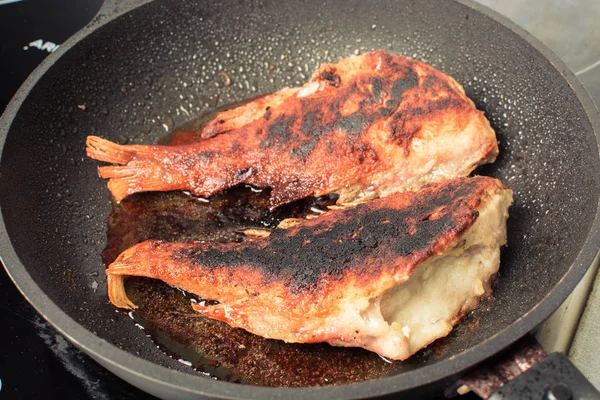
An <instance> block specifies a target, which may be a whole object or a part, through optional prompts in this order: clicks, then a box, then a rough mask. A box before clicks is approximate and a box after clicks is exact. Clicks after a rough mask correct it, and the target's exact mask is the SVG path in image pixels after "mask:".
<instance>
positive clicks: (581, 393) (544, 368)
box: [489, 353, 600, 400]
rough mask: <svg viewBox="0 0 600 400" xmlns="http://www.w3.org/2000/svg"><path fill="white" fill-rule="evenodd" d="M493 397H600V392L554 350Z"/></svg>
mask: <svg viewBox="0 0 600 400" xmlns="http://www.w3.org/2000/svg"><path fill="white" fill-rule="evenodd" d="M489 399H490V400H526V399H527V400H528V399H532V400H533V399H537V400H540V399H544V400H546V399H547V400H554V399H556V400H580V399H581V400H583V399H586V400H588V399H590V400H600V392H599V391H598V390H597V389H596V388H595V387H594V386H593V385H592V384H591V383H590V381H588V380H587V379H586V377H585V376H583V374H582V373H581V372H580V371H579V370H578V369H577V367H576V366H575V365H573V363H572V362H571V361H570V360H569V359H568V358H567V357H566V356H565V355H564V354H562V353H552V354H550V355H549V356H548V357H546V358H545V359H543V360H542V361H540V362H538V363H536V364H535V365H533V366H532V367H531V368H529V369H528V370H527V371H525V372H523V373H522V374H521V375H519V376H517V377H516V378H515V379H513V380H512V381H510V382H508V383H506V384H505V385H504V386H502V387H501V388H500V389H498V390H496V391H495V392H494V393H492V395H491V396H490V397H489Z"/></svg>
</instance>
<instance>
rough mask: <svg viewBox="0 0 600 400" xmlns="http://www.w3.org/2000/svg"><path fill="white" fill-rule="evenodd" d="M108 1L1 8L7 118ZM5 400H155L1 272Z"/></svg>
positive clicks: (1, 392) (0, 76) (2, 102)
mask: <svg viewBox="0 0 600 400" xmlns="http://www.w3.org/2000/svg"><path fill="white" fill-rule="evenodd" d="M101 4H102V0H85V1H64V0H0V38H1V41H0V60H1V61H0V67H1V70H0V113H1V112H3V111H4V109H5V107H6V104H7V103H8V102H9V101H10V99H11V97H12V96H13V94H14V93H15V92H16V91H17V89H18V88H19V86H20V85H21V83H22V82H23V81H24V80H25V79H26V78H27V76H28V75H29V73H30V72H31V71H32V70H33V69H34V68H35V67H36V66H37V65H38V64H39V63H40V62H41V61H42V60H43V59H44V58H45V57H46V56H47V55H48V54H50V53H51V52H52V51H53V50H54V49H56V48H57V46H59V45H60V43H62V42H63V41H65V40H66V39H67V38H69V37H70V36H71V35H72V34H73V33H75V32H76V31H77V30H79V29H81V28H82V27H83V26H85V25H86V24H87V23H88V22H89V21H91V20H92V18H93V17H94V15H95V14H96V12H97V11H98V9H99V8H100V6H101ZM0 321H1V322H0V343H2V345H1V347H0V349H1V351H0V399H2V400H4V399H38V398H40V399H41V398H43V399H48V400H50V399H73V398H77V399H102V400H104V399H140V400H144V399H154V397H152V396H150V395H148V394H146V393H144V392H142V391H140V390H138V389H136V388H134V387H133V386H131V385H129V384H128V383H126V382H125V381H123V380H121V379H119V378H118V377H116V376H115V375H113V374H112V373H110V372H108V371H107V370H105V369H104V368H103V367H101V366H100V365H99V364H97V363H96V362H95V361H94V360H92V359H91V358H90V357H88V356H87V355H86V354H84V353H83V352H81V351H80V350H78V349H77V348H75V347H74V346H73V345H72V344H71V343H70V342H68V341H67V340H66V339H65V338H64V337H63V336H61V335H60V334H59V333H58V332H57V331H56V330H55V329H54V328H53V327H52V326H50V325H49V324H48V323H47V322H46V321H45V320H44V319H43V318H42V317H41V316H40V315H39V314H38V313H37V312H36V311H35V310H34V309H33V307H31V306H30V305H29V303H27V301H26V300H25V299H24V298H23V296H22V295H21V294H20V293H19V291H18V290H17V289H16V287H15V286H14V285H13V283H12V281H11V280H10V278H9V277H8V275H7V274H6V272H5V270H4V269H3V268H0Z"/></svg>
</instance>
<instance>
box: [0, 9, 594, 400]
mask: <svg viewBox="0 0 600 400" xmlns="http://www.w3.org/2000/svg"><path fill="white" fill-rule="evenodd" d="M378 48H382V49H385V50H388V51H390V52H394V53H401V54H405V55H408V56H413V57H416V58H419V59H422V60H424V61H426V62H428V63H431V64H432V65H434V66H435V67H437V68H439V69H441V70H442V71H444V72H446V73H448V74H450V75H451V76H453V77H454V78H455V79H456V80H458V81H459V82H460V83H461V84H463V85H464V86H465V89H466V91H467V94H468V95H469V96H470V97H471V98H472V99H473V100H474V102H475V103H476V105H477V107H478V108H479V109H481V110H483V111H484V112H485V114H486V116H487V117H488V119H489V120H490V121H491V124H492V126H493V128H494V129H495V130H496V132H497V136H498V140H499V144H500V150H501V153H500V156H499V158H498V160H497V161H496V163H494V164H493V165H490V166H486V167H485V168H483V169H482V170H481V171H479V172H480V173H481V174H486V175H492V176H494V177H497V178H499V179H502V180H503V181H504V182H506V183H507V185H508V186H510V187H511V188H512V189H513V190H514V192H515V203H514V205H513V207H512V208H511V217H510V219H509V221H508V232H509V237H508V243H509V245H508V247H507V248H505V249H504V251H503V253H502V265H501V271H500V274H499V276H498V279H497V281H496V284H495V286H494V299H493V301H492V302H490V303H489V305H488V310H486V311H485V312H482V313H481V315H480V317H479V320H478V327H477V328H476V329H471V330H469V331H467V332H464V333H462V334H460V335H453V336H452V335H451V337H450V338H449V339H448V340H446V342H445V347H444V351H443V352H441V353H436V352H427V351H425V352H421V353H419V354H418V355H417V356H415V357H413V358H411V359H410V360H408V361H407V362H405V363H400V364H399V366H398V367H397V368H395V369H394V370H393V372H392V373H390V375H389V376H386V377H381V378H379V379H373V380H368V381H365V382H361V383H354V384H347V385H338V386H325V387H312V388H294V389H289V388H288V389H286V388H268V387H259V386H250V385H243V384H234V383H229V382H222V381H215V380H212V379H206V378H203V377H200V376H198V375H199V374H197V373H195V372H194V371H192V370H191V369H190V368H186V367H185V366H184V365H181V364H180V363H177V362H176V361H175V360H173V359H172V358H170V357H168V356H167V355H165V354H164V353H163V352H161V351H160V350H158V349H157V348H156V346H155V345H154V344H153V343H152V341H151V340H149V339H148V338H147V337H146V336H145V334H144V332H142V331H140V330H139V329H137V328H136V327H135V326H134V324H133V323H132V321H131V320H129V319H128V318H126V317H122V316H121V314H118V313H115V309H114V308H113V307H112V306H111V305H109V304H108V302H107V300H106V287H105V284H104V283H105V281H104V280H103V270H104V265H103V264H102V261H101V258H100V254H101V252H102V250H103V249H104V246H105V244H106V236H105V235H106V218H107V215H108V213H109V211H110V209H111V201H110V198H109V195H108V192H107V190H106V187H105V184H104V182H102V181H101V180H100V179H99V178H98V176H97V174H96V167H97V163H96V162H94V161H92V160H89V159H87V158H86V157H85V156H84V140H85V137H86V136H87V135H89V134H96V135H100V136H103V137H106V138H108V139H111V140H114V141H124V140H127V141H129V142H130V143H151V142H155V141H157V140H158V139H159V138H160V137H162V136H164V135H165V133H166V131H167V130H169V129H171V128H172V127H173V126H175V125H179V124H181V123H183V122H185V121H189V120H192V119H194V118H197V117H199V116H201V115H203V114H205V113H207V112H209V111H211V110H213V109H214V108H216V107H218V106H222V105H224V104H228V103H235V102H238V101H240V100H243V99H247V98H251V97H255V96H257V95H259V94H264V93H268V92H272V91H275V90H278V89H280V88H282V87H284V86H286V85H291V86H293V85H299V84H302V83H304V82H305V81H306V80H307V79H308V76H310V73H311V72H312V71H313V70H314V69H315V68H316V67H317V65H319V64H320V63H322V62H326V61H337V60H338V59H339V58H341V57H346V56H349V55H350V54H352V53H355V52H356V53H359V52H365V51H368V50H372V49H378ZM220 71H225V72H227V73H228V75H229V76H230V77H231V78H232V82H233V83H232V85H231V86H225V85H223V81H222V80H219V75H218V73H219V72H220ZM216 94H218V96H217V95H216ZM599 121H600V120H599V117H598V111H597V109H596V108H595V107H594V105H593V103H592V101H591V100H590V98H589V96H588V95H587V93H586V92H585V91H584V89H583V88H582V86H581V84H580V83H579V82H578V81H577V80H576V79H575V77H574V76H573V74H572V73H571V72H570V71H569V70H568V69H567V68H566V67H565V65H564V64H563V63H562V62H561V61H560V60H559V59H558V58H557V57H556V56H555V55H554V54H552V53H551V52H550V51H549V50H548V49H547V48H546V47H544V46H543V45H542V44H541V43H540V42H539V41H537V40H536V39H534V38H533V37H531V36H530V35H529V34H527V33H526V32H524V31H523V30H521V29H519V28H518V27H516V26H515V25H514V24H512V23H510V22H509V21H507V20H505V19H503V18H501V17H500V16H498V15H497V14H495V13H493V12H492V11H490V10H488V9H486V8H483V7H481V6H478V5H476V4H474V3H472V2H469V1H464V2H446V1H435V0H427V1H421V0H420V1H411V0H402V1H399V0H381V1H373V2H365V1H359V0H351V1H346V0H345V1H341V0H325V1H322V0H319V1H307V2H280V1H276V0H257V1H244V2H222V1H215V0H203V1H199V2H178V1H175V0H163V1H156V2H150V3H145V2H144V3H140V2H138V3H127V2H119V3H118V4H116V2H115V3H107V4H105V6H104V7H103V9H102V10H101V12H100V14H99V15H98V17H97V18H96V19H95V20H94V21H93V22H92V23H91V24H90V25H89V26H88V27H86V28H85V29H83V30H82V31H81V32H79V33H77V34H76V35H75V36H74V37H73V38H71V39H70V40H69V41H67V42H66V43H65V44H63V46H61V48H60V50H59V51H57V52H56V53H54V54H53V55H51V56H50V57H48V58H47V59H46V60H45V61H44V63H42V65H41V66H40V67H39V68H38V69H37V70H36V71H35V72H34V73H33V74H32V75H31V76H30V77H29V78H28V80H27V81H26V82H25V83H24V85H23V86H22V88H21V89H20V90H19V92H18V93H17V94H16V95H15V97H14V99H13V100H12V102H11V103H10V104H9V106H8V107H7V109H6V112H5V113H4V115H3V116H2V119H1V121H0V137H1V139H0V140H1V143H2V146H3V147H2V159H1V164H0V204H1V205H2V221H1V222H2V230H1V232H0V254H1V256H2V261H3V263H4V265H5V268H6V270H7V271H8V273H9V275H10V276H11V278H12V279H13V280H14V282H15V283H16V285H17V286H18V287H19V289H20V290H21V292H22V293H23V294H24V295H25V297H26V298H27V299H28V300H29V301H30V302H31V303H32V304H33V306H34V307H35V308H36V309H37V310H38V311H39V312H40V313H41V314H42V315H43V316H44V317H45V318H46V319H47V320H48V321H50V322H51V323H52V324H53V325H54V326H55V327H56V328H57V329H58V330H59V331H60V332H61V333H63V334H64V335H65V336H66V337H68V338H69V339H70V340H71V341H72V342H73V343H75V344H76V345H77V346H79V347H80V348H82V349H83V350H84V351H85V352H87V353H88V354H90V355H91V356H92V357H93V358H94V359H96V360H97V361H98V362H100V363H101V364H102V365H103V366H105V367H106V368H108V369H109V370H111V371H113V372H114V373H116V374H117V375H119V376H121V377H122V378H124V379H125V380H127V381H129V382H130V383H132V384H134V385H136V386H138V387H140V388H142V389H144V390H146V391H148V392H150V393H152V394H155V395H157V396H159V397H165V398H180V399H188V398H190V399H191V398H198V397H199V396H205V397H210V398H240V397H244V398H261V399H262V398H330V397H340V398H364V397H371V396H384V395H393V394H396V393H398V392H402V393H403V394H404V395H406V396H428V395H431V394H432V393H440V391H441V390H444V389H445V388H447V387H448V385H450V384H451V383H452V382H455V381H456V380H457V379H459V378H460V377H461V376H462V375H463V374H464V373H465V372H466V371H468V370H470V369H473V368H474V367H475V366H477V365H478V364H480V363H481V362H483V361H485V360H487V359H489V358H490V357H492V356H494V355H495V354H498V353H499V352H502V351H503V350H505V349H506V348H508V347H510V346H511V345H512V344H513V343H515V342H516V341H517V340H518V339H520V338H522V337H523V336H525V335H526V334H527V333H528V332H530V331H532V330H533V329H534V328H535V327H537V326H538V325H539V324H540V323H541V322H543V321H544V320H545V319H546V318H547V317H548V316H549V315H550V314H551V313H552V312H553V311H554V310H555V309H556V308H557V307H558V306H559V305H560V304H561V303H562V301H564V299H565V298H566V297H567V296H568V294H569V293H570V292H571V291H572V290H573V288H574V287H575V285H576V284H577V282H578V281H579V280H580V278H581V277H582V276H583V275H584V273H585V271H586V270H587V268H588V267H589V266H590V265H591V263H592V261H593V259H594V257H595V256H596V254H597V252H598V248H599V244H600V232H599V229H598V228H599V221H598V199H599V193H600V190H599V189H600V174H599V171H600V159H599V156H598V129H599V127H600V124H599ZM92 277H93V279H92ZM92 280H96V281H97V282H98V283H99V286H98V287H97V288H96V289H94V288H93V287H91V285H90V283H92ZM307 367H308V368H310V366H307Z"/></svg>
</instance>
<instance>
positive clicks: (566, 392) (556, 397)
mask: <svg viewBox="0 0 600 400" xmlns="http://www.w3.org/2000/svg"><path fill="white" fill-rule="evenodd" d="M572 398H573V393H572V392H571V389H569V387H568V386H567V385H565V384H564V383H555V384H554V385H552V387H551V388H550V389H548V391H547V392H546V396H545V397H544V399H545V400H571V399H572Z"/></svg>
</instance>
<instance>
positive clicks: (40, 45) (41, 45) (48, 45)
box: [23, 39, 60, 53]
mask: <svg viewBox="0 0 600 400" xmlns="http://www.w3.org/2000/svg"><path fill="white" fill-rule="evenodd" d="M30 47H35V48H36V49H40V50H46V51H47V52H48V53H52V52H54V51H56V50H58V48H59V47H60V45H59V44H56V43H53V42H44V40H43V39H38V40H34V41H33V42H31V43H29V45H27V46H25V47H23V50H29V48H30Z"/></svg>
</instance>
